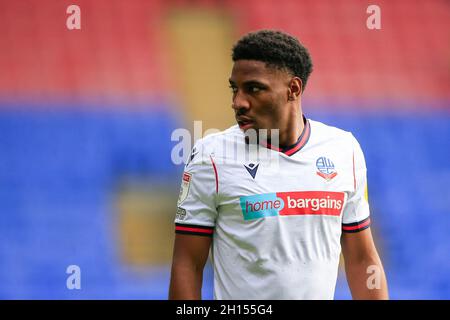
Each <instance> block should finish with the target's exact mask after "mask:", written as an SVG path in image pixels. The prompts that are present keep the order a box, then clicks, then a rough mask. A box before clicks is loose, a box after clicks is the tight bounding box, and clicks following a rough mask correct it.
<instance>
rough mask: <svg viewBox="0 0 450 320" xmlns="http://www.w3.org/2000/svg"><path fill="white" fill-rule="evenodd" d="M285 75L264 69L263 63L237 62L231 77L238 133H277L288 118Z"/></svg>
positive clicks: (275, 70)
mask: <svg viewBox="0 0 450 320" xmlns="http://www.w3.org/2000/svg"><path fill="white" fill-rule="evenodd" d="M291 79H292V76H290V75H289V74H288V73H287V72H285V71H282V70H278V69H276V68H272V67H267V66H266V63H265V62H261V61H255V60H238V61H236V62H235V63H234V66H233V70H232V72H231V77H230V80H229V81H230V87H231V89H232V92H233V105H232V106H233V109H234V111H235V116H236V121H237V123H238V125H239V127H240V128H241V130H243V131H246V130H248V129H250V128H252V129H255V130H259V129H280V128H282V127H283V123H284V122H285V121H287V120H286V119H287V117H288V108H287V104H288V97H289V84H290V81H291Z"/></svg>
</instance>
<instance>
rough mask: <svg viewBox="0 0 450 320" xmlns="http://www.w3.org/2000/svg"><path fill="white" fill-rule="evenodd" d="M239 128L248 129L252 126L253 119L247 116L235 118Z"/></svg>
mask: <svg viewBox="0 0 450 320" xmlns="http://www.w3.org/2000/svg"><path fill="white" fill-rule="evenodd" d="M236 120H237V123H238V125H239V128H241V129H248V128H250V127H251V126H253V121H252V120H251V119H248V118H236Z"/></svg>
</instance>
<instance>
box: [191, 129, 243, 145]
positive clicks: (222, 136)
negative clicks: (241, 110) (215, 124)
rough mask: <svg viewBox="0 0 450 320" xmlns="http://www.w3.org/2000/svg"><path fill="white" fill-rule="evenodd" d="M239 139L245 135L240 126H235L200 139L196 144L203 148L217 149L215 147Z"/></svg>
mask: <svg viewBox="0 0 450 320" xmlns="http://www.w3.org/2000/svg"><path fill="white" fill-rule="evenodd" d="M239 137H243V133H242V131H241V130H240V129H239V126H238V125H234V126H232V127H229V128H228V129H225V130H223V131H220V132H216V133H211V134H208V135H207V136H205V137H203V138H200V139H198V140H197V142H196V143H195V144H196V145H197V146H201V147H203V148H208V149H215V147H217V146H219V145H220V144H221V143H223V142H224V141H226V140H229V139H236V138H239Z"/></svg>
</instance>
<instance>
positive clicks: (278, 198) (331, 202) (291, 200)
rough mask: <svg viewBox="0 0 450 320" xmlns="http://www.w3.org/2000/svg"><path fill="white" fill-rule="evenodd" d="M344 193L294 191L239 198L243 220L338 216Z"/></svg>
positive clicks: (340, 211)
mask: <svg viewBox="0 0 450 320" xmlns="http://www.w3.org/2000/svg"><path fill="white" fill-rule="evenodd" d="M344 197H345V194H344V192H331V191H294V192H276V193H265V194H258V195H251V196H245V197H241V198H240V205H241V209H242V214H243V216H244V220H253V219H259V218H264V217H273V216H291V215H328V216H340V215H341V213H342V209H343V206H344Z"/></svg>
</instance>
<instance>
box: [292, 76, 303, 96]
mask: <svg viewBox="0 0 450 320" xmlns="http://www.w3.org/2000/svg"><path fill="white" fill-rule="evenodd" d="M302 92H303V82H302V79H300V78H299V77H293V78H292V79H291V81H290V82H289V96H288V100H290V101H295V100H297V98H298V97H300V96H301V94H302Z"/></svg>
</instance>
